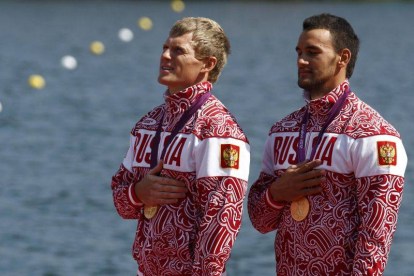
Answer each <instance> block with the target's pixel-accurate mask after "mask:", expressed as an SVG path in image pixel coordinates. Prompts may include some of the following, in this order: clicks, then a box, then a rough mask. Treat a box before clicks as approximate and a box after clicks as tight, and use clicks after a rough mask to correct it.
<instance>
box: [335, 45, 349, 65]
mask: <svg viewBox="0 0 414 276" xmlns="http://www.w3.org/2000/svg"><path fill="white" fill-rule="evenodd" d="M350 60H351V51H350V50H349V49H348V48H345V49H343V50H342V51H341V53H340V54H339V61H338V66H339V67H340V68H343V67H346V66H347V65H348V63H349V61H350Z"/></svg>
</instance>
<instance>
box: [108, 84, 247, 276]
mask: <svg viewBox="0 0 414 276" xmlns="http://www.w3.org/2000/svg"><path fill="white" fill-rule="evenodd" d="M211 88H212V85H211V83H209V82H204V83H199V84H196V85H194V86H192V87H189V88H187V89H186V90H183V91H181V92H179V93H177V94H175V95H172V96H170V95H167V94H165V95H164V98H165V103H164V104H162V105H160V106H158V107H156V108H154V109H153V110H152V111H150V112H149V113H148V114H147V115H145V116H144V117H143V118H142V119H141V120H140V121H139V122H138V123H137V124H136V125H135V127H134V128H133V129H132V131H131V139H130V146H129V150H128V152H127V155H126V157H125V158H124V160H123V162H122V164H121V166H120V168H119V170H118V172H117V173H116V174H115V175H114V176H113V178H112V185H111V187H112V190H113V198H114V203H115V207H116V209H117V211H118V213H119V214H120V215H121V216H122V217H123V218H125V219H137V220H138V227H137V232H136V237H135V242H134V245H133V249H132V253H133V256H134V258H135V259H136V260H137V262H138V275H144V276H161V275H162V276H187V275H188V276H190V275H192V276H197V275H200V276H201V275H202V276H207V275H217V276H218V275H225V274H226V273H225V268H224V265H225V263H226V261H227V260H228V258H229V256H230V250H231V247H232V246H233V243H234V241H235V239H236V236H237V234H238V232H239V229H240V224H241V220H242V210H243V199H244V196H245V194H246V191H247V179H248V175H249V165H250V146H249V142H248V140H247V138H246V136H245V135H244V133H243V131H242V129H241V128H240V127H239V125H238V124H237V122H236V120H235V118H234V117H233V116H232V115H231V114H230V113H229V111H228V110H227V109H226V107H225V106H224V105H223V104H222V103H221V102H220V101H219V100H218V99H217V98H215V97H214V96H211V97H210V98H209V99H208V100H207V102H206V103H205V104H204V105H203V106H202V107H201V108H200V110H199V111H198V112H197V113H196V114H194V115H193V116H192V118H191V119H190V120H189V121H188V122H187V124H186V125H185V127H184V128H183V129H182V130H181V131H180V132H179V134H178V135H177V136H176V138H175V139H174V140H173V141H172V142H171V144H170V146H169V147H168V149H167V151H166V154H165V157H164V168H163V170H162V172H161V174H160V175H161V176H163V177H168V178H174V179H178V180H181V181H183V182H185V183H186V185H187V188H188V190H189V192H188V193H187V195H186V198H184V199H180V200H179V202H178V203H176V204H170V205H164V206H158V212H157V213H156V215H155V216H154V217H153V218H151V219H146V218H145V217H144V214H143V211H144V208H143V204H142V202H140V201H139V199H138V198H137V197H136V195H135V194H134V184H135V183H137V182H139V181H140V180H141V179H142V178H143V177H144V176H145V174H146V173H147V172H148V171H149V167H150V158H151V148H152V144H151V141H152V139H153V137H154V136H155V133H156V131H157V127H158V123H159V121H160V119H161V116H162V113H163V112H164V111H165V112H166V113H165V118H164V123H163V128H162V132H161V141H160V147H159V153H158V158H160V155H161V151H162V149H163V146H162V145H164V143H165V140H166V138H167V137H168V135H169V134H171V132H172V130H173V129H174V126H175V124H176V123H177V122H178V120H179V119H180V117H181V115H182V114H183V112H184V111H185V110H186V109H188V108H189V106H190V105H191V104H192V103H193V102H194V100H195V99H196V98H198V97H199V96H201V95H203V94H204V93H206V92H208V91H210V90H211Z"/></svg>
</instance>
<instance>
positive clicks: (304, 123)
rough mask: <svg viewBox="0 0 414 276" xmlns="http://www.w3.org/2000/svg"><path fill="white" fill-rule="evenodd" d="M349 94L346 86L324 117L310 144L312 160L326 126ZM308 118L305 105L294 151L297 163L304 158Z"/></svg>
mask: <svg viewBox="0 0 414 276" xmlns="http://www.w3.org/2000/svg"><path fill="white" fill-rule="evenodd" d="M349 94H351V90H349V87H347V88H346V90H345V92H344V94H343V95H342V96H341V97H340V98H339V99H338V100H337V101H336V103H335V104H334V106H333V107H332V109H331V112H329V116H328V119H326V122H325V124H324V125H323V126H322V129H321V131H320V132H319V135H318V139H317V140H316V143H315V144H314V145H313V146H312V151H311V156H310V159H309V160H313V158H314V157H315V153H316V149H317V148H318V146H319V143H320V142H321V141H322V136H323V134H324V133H325V130H326V128H327V127H328V126H329V125H330V124H331V123H332V121H333V119H335V117H336V116H338V114H339V112H340V111H341V109H342V107H343V106H344V104H345V100H346V98H347V97H348V95H349ZM308 119H309V109H308V107H306V111H305V114H304V115H303V119H302V123H301V125H300V131H299V144H298V150H297V151H296V153H297V155H296V160H297V162H298V163H300V162H303V161H304V160H305V159H306V152H305V140H306V130H307V128H308Z"/></svg>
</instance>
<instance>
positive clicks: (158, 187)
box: [153, 183, 188, 193]
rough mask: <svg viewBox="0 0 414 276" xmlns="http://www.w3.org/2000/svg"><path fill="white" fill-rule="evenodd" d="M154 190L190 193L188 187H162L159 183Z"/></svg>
mask: <svg viewBox="0 0 414 276" xmlns="http://www.w3.org/2000/svg"><path fill="white" fill-rule="evenodd" d="M153 189H154V190H155V191H158V192H167V193H186V192H188V189H187V187H183V186H174V185H162V184H159V183H156V184H154V186H153Z"/></svg>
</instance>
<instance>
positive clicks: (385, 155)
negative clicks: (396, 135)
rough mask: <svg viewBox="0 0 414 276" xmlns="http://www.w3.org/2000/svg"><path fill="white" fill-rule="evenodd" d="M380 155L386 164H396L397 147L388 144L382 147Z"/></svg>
mask: <svg viewBox="0 0 414 276" xmlns="http://www.w3.org/2000/svg"><path fill="white" fill-rule="evenodd" d="M380 155H381V157H382V160H383V161H384V163H386V164H392V163H394V157H395V147H394V146H392V145H390V144H389V143H386V144H384V145H382V146H381V147H380Z"/></svg>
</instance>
